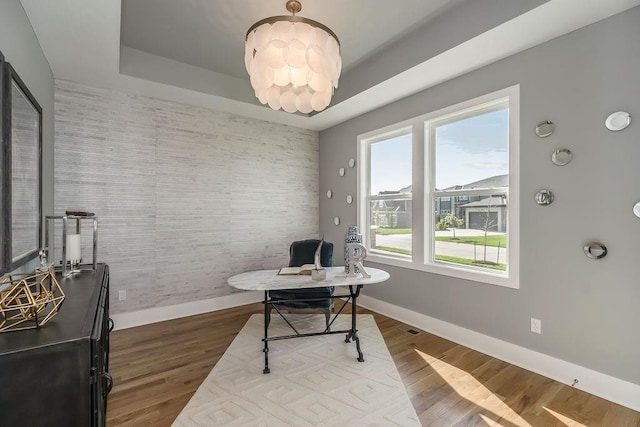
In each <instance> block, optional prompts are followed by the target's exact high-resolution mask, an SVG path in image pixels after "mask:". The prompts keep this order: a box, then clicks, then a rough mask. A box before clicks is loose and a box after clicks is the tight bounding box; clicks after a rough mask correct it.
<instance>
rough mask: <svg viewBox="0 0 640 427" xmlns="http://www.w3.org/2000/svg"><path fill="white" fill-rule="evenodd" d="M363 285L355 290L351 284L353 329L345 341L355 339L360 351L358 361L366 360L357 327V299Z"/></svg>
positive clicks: (357, 348)
mask: <svg viewBox="0 0 640 427" xmlns="http://www.w3.org/2000/svg"><path fill="white" fill-rule="evenodd" d="M361 288H362V285H357V287H356V291H355V292H354V291H353V286H349V293H350V295H351V330H350V331H349V333H348V334H347V337H346V338H345V340H344V341H345V342H349V341H351V338H353V341H354V342H355V343H356V350H357V351H358V362H364V354H362V349H361V348H360V337H358V327H357V319H358V316H357V311H356V299H357V298H358V295H360V289H361Z"/></svg>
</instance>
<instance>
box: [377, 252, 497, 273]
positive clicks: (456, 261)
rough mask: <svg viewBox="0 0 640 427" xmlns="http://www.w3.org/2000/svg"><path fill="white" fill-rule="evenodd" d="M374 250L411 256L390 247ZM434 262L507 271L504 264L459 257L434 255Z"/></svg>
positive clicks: (409, 253) (408, 253)
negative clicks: (486, 262)
mask: <svg viewBox="0 0 640 427" xmlns="http://www.w3.org/2000/svg"><path fill="white" fill-rule="evenodd" d="M376 249H379V250H381V251H385V252H392V253H397V254H402V255H411V251H410V250H408V249H400V248H392V247H389V246H378V247H376ZM436 261H445V262H451V263H453V264H462V265H472V266H474V267H481V268H490V269H492V270H500V271H507V265H506V264H483V263H480V262H474V261H473V260H472V259H468V258H459V257H455V256H448V255H436Z"/></svg>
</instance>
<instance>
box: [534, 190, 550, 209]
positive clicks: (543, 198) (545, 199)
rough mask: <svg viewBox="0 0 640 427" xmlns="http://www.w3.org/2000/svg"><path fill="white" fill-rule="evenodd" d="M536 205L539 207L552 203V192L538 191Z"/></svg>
mask: <svg viewBox="0 0 640 427" xmlns="http://www.w3.org/2000/svg"><path fill="white" fill-rule="evenodd" d="M536 203H537V204H539V205H541V206H546V205H550V204H551V203H553V192H552V191H551V190H540V191H538V193H537V194H536Z"/></svg>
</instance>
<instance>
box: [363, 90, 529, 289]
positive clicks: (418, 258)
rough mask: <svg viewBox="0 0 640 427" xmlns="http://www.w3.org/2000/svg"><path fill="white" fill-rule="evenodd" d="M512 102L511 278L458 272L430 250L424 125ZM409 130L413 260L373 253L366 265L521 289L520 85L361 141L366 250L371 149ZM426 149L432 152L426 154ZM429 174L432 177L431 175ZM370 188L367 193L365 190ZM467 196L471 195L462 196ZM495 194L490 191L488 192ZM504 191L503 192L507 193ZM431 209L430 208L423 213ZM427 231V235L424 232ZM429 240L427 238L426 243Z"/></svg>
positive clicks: (428, 159)
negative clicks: (497, 102)
mask: <svg viewBox="0 0 640 427" xmlns="http://www.w3.org/2000/svg"><path fill="white" fill-rule="evenodd" d="M506 97H508V98H509V192H508V196H509V209H508V211H507V218H508V219H507V226H508V230H507V232H508V236H509V237H508V239H509V244H508V245H507V266H508V267H507V268H508V271H507V275H506V276H505V275H504V273H502V272H497V273H493V272H491V271H488V270H486V269H482V270H481V271H480V270H478V271H477V272H476V271H474V269H473V268H470V267H468V266H465V267H456V265H454V264H444V263H441V262H438V263H434V262H432V261H429V260H430V255H431V251H432V249H431V245H432V244H433V243H432V242H433V240H434V233H435V232H434V230H433V226H432V224H433V215H434V208H435V207H434V206H433V196H434V194H432V192H431V190H430V189H429V188H425V184H426V183H429V185H431V184H430V183H431V182H433V180H434V177H433V176H430V177H429V180H428V181H427V180H426V179H425V172H426V171H425V167H426V166H427V165H430V164H431V158H432V156H433V148H432V147H433V144H425V142H426V139H425V132H426V130H425V128H426V122H427V121H429V120H432V119H435V118H441V117H443V116H446V115H447V114H455V113H456V112H460V111H461V110H465V109H468V108H473V107H475V106H478V105H481V104H485V103H490V102H492V101H495V100H497V99H500V98H506ZM408 129H411V130H412V135H413V138H412V143H413V148H412V175H413V182H412V184H413V187H412V200H413V212H412V217H413V236H412V242H413V248H412V256H402V255H393V256H392V255H385V254H380V253H375V252H372V251H369V255H368V256H367V260H368V261H371V262H377V263H381V264H386V265H392V266H398V267H404V268H410V269H413V270H420V271H426V272H430V273H435V274H441V275H444V276H450V277H456V278H460V279H466V280H471V281H475V282H481V283H488V284H492V285H498V286H504V287H508V288H514V289H518V288H519V287H520V259H519V258H520V257H519V248H520V209H519V208H520V167H519V161H520V86H519V85H515V86H511V87H508V88H506V89H502V90H499V91H496V92H493V93H490V94H486V95H483V96H479V97H477V98H474V99H471V100H468V101H464V102H461V103H459V104H456V105H452V106H449V107H446V108H443V109H440V110H437V111H433V112H431V113H428V114H424V115H421V116H418V117H414V118H412V119H409V120H406V121H403V122H401V123H396V124H393V125H390V126H386V127H384V128H381V129H377V130H374V131H371V132H367V133H364V134H361V135H358V137H357V143H358V154H357V157H358V159H357V160H358V163H357V164H358V174H357V176H358V179H357V181H358V182H357V185H358V191H357V195H358V203H357V220H358V226H359V228H360V232H361V233H362V234H363V240H364V242H365V246H366V247H367V250H369V249H370V248H369V242H370V236H369V234H370V230H371V228H370V227H371V226H370V221H369V218H368V203H369V197H368V196H369V192H370V188H369V180H368V172H369V171H368V167H369V164H370V150H369V147H370V144H371V143H372V142H375V141H379V140H384V139H389V138H392V137H393V136H396V135H401V134H405V133H406V132H407V130H408ZM425 145H429V147H430V149H429V150H425ZM429 173H431V174H433V172H432V171H429ZM364 187H366V188H364ZM463 192H464V193H468V191H463ZM488 192H489V193H491V191H490V190H489V191H488ZM500 192H504V189H503V190H502V191H500ZM444 194H446V195H450V196H454V195H457V194H459V193H456V192H455V191H452V192H446V193H440V192H439V193H438V195H444ZM425 207H427V209H425ZM425 230H428V236H427V235H426V233H425ZM425 237H428V239H425Z"/></svg>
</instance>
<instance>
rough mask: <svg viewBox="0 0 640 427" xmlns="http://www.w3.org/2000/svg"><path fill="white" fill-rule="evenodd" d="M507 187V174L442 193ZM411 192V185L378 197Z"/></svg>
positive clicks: (381, 192)
mask: <svg viewBox="0 0 640 427" xmlns="http://www.w3.org/2000/svg"><path fill="white" fill-rule="evenodd" d="M508 186H509V174H505V175H495V176H490V177H489V178H484V179H481V180H479V181H474V182H471V183H469V184H464V185H453V186H451V187H447V188H445V189H444V190H443V191H451V190H468V189H470V188H499V187H508ZM436 190H437V189H436ZM412 191H413V189H412V187H411V185H408V186H406V187H403V188H401V189H399V190H388V191H380V192H379V193H378V194H379V195H385V194H406V193H411V192H412Z"/></svg>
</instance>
